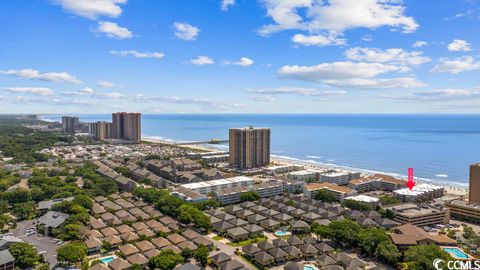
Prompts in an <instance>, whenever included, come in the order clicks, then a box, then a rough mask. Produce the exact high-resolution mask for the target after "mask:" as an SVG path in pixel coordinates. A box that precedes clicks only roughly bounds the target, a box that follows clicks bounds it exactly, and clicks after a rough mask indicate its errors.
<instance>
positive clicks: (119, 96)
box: [97, 92, 125, 98]
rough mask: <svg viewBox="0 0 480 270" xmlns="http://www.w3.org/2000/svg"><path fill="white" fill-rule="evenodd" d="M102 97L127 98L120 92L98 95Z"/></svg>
mask: <svg viewBox="0 0 480 270" xmlns="http://www.w3.org/2000/svg"><path fill="white" fill-rule="evenodd" d="M97 95H98V96H100V97H108V98H122V97H125V96H124V95H123V94H122V93H119V92H110V93H101V94H97Z"/></svg>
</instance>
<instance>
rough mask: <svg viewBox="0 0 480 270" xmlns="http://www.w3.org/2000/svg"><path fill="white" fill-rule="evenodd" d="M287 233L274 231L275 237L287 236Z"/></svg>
mask: <svg viewBox="0 0 480 270" xmlns="http://www.w3.org/2000/svg"><path fill="white" fill-rule="evenodd" d="M288 234H289V233H288V232H287V231H276V232H275V235H276V236H287V235H288Z"/></svg>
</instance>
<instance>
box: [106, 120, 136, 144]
mask: <svg viewBox="0 0 480 270" xmlns="http://www.w3.org/2000/svg"><path fill="white" fill-rule="evenodd" d="M141 132H142V129H141V114H140V113H127V112H117V113H112V137H113V138H114V139H119V140H128V141H133V142H137V143H138V142H140V140H141V138H142V135H141Z"/></svg>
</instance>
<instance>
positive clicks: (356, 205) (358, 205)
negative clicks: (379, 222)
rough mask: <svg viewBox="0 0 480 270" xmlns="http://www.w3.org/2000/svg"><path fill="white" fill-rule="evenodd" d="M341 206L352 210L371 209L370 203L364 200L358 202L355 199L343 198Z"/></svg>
mask: <svg viewBox="0 0 480 270" xmlns="http://www.w3.org/2000/svg"><path fill="white" fill-rule="evenodd" d="M343 206H345V207H347V208H350V209H352V210H358V211H367V210H372V205H371V204H369V203H366V202H359V201H355V200H349V199H347V200H345V201H344V202H343Z"/></svg>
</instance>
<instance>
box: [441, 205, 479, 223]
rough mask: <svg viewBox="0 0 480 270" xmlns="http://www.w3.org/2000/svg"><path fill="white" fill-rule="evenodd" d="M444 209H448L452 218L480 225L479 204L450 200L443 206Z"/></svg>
mask: <svg viewBox="0 0 480 270" xmlns="http://www.w3.org/2000/svg"><path fill="white" fill-rule="evenodd" d="M445 207H447V208H448V209H450V215H451V216H452V217H455V218H458V219H461V220H465V221H468V222H472V223H480V204H479V203H474V202H469V201H462V200H452V201H449V202H447V203H446V204H445Z"/></svg>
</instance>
